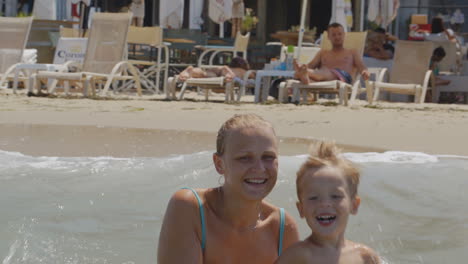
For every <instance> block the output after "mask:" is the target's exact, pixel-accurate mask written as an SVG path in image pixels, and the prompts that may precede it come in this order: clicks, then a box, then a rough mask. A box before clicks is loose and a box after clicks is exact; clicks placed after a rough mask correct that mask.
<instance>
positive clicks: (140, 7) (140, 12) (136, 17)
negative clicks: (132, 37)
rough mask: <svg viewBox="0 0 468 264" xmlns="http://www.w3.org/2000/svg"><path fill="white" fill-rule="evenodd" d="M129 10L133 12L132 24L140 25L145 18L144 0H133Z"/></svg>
mask: <svg viewBox="0 0 468 264" xmlns="http://www.w3.org/2000/svg"><path fill="white" fill-rule="evenodd" d="M130 11H131V12H132V13H133V18H132V26H137V27H142V26H143V19H144V18H145V0H133V2H132V5H131V6H130Z"/></svg>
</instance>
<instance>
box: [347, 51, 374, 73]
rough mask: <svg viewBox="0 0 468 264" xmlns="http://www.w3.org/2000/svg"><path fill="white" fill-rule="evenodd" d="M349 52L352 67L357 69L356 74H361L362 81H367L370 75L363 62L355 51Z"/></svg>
mask: <svg viewBox="0 0 468 264" xmlns="http://www.w3.org/2000/svg"><path fill="white" fill-rule="evenodd" d="M351 52H352V53H353V60H354V65H355V66H356V68H357V69H358V72H359V73H360V74H361V76H362V78H364V80H368V79H369V77H370V74H369V72H368V71H367V67H366V65H364V62H363V61H362V58H361V56H359V55H358V53H357V51H356V50H351Z"/></svg>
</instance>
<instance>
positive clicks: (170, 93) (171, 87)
mask: <svg viewBox="0 0 468 264" xmlns="http://www.w3.org/2000/svg"><path fill="white" fill-rule="evenodd" d="M179 82H180V80H179V76H178V75H176V76H174V77H170V78H169V79H168V90H167V93H166V97H167V98H170V99H174V98H176V91H175V90H176V86H177V83H179ZM189 86H195V87H197V88H199V89H204V90H205V100H208V97H209V94H210V90H211V89H224V90H225V102H232V101H234V99H235V96H234V93H235V91H234V84H233V82H226V81H225V78H224V77H211V78H190V79H187V80H185V81H184V82H183V83H182V87H181V90H180V93H179V97H178V99H179V100H182V99H183V97H184V93H185V90H186V89H187V87H189ZM241 96H242V92H241V91H238V96H237V99H236V100H237V101H239V100H240V97H241Z"/></svg>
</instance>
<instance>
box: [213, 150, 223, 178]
mask: <svg viewBox="0 0 468 264" xmlns="http://www.w3.org/2000/svg"><path fill="white" fill-rule="evenodd" d="M213 163H214V166H215V168H216V171H217V172H218V173H219V174H221V175H224V162H223V159H222V158H221V157H220V156H219V155H218V154H216V153H214V154H213Z"/></svg>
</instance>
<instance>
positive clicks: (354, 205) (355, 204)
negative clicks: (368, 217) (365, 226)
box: [351, 195, 361, 215]
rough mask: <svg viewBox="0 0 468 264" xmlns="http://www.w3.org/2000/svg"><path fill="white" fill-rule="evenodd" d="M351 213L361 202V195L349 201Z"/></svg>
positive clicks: (354, 212) (355, 212) (355, 210)
mask: <svg viewBox="0 0 468 264" xmlns="http://www.w3.org/2000/svg"><path fill="white" fill-rule="evenodd" d="M351 203H352V204H351V207H352V208H351V214H353V215H355V214H357V212H358V209H359V205H360V204H361V197H359V196H357V195H356V197H355V198H354V199H353V200H352V201H351Z"/></svg>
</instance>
